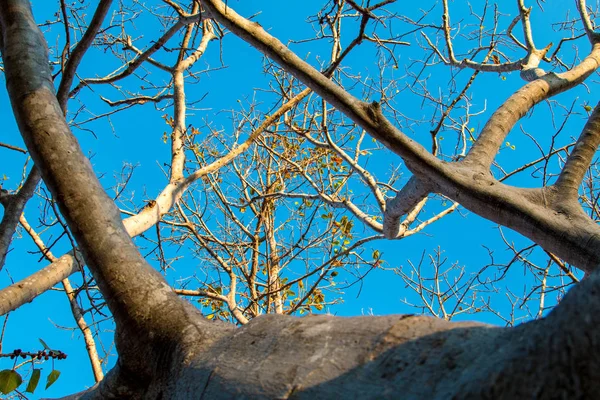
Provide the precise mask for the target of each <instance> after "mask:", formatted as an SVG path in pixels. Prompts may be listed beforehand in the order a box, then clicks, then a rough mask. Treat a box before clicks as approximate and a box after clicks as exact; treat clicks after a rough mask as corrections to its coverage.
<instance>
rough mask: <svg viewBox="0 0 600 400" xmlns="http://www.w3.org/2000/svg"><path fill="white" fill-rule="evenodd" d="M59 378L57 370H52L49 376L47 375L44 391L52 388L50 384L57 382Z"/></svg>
mask: <svg viewBox="0 0 600 400" xmlns="http://www.w3.org/2000/svg"><path fill="white" fill-rule="evenodd" d="M59 376H60V371H59V370H57V369H53V370H52V372H50V375H48V378H47V379H46V389H48V388H49V387H50V386H52V384H53V383H54V382H56V381H57V380H58V377H59Z"/></svg>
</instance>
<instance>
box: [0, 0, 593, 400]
mask: <svg viewBox="0 0 600 400" xmlns="http://www.w3.org/2000/svg"><path fill="white" fill-rule="evenodd" d="M0 27H1V30H2V40H3V43H2V49H1V50H2V56H3V60H4V63H5V72H6V77H7V84H8V90H9V95H10V98H11V102H12V104H13V109H14V113H15V116H16V118H17V122H18V124H19V128H20V131H21V133H22V135H23V137H24V139H25V142H26V144H27V146H28V149H29V151H30V152H31V154H32V156H33V158H34V160H35V162H36V165H38V167H39V168H40V171H41V172H42V176H43V178H44V180H45V182H46V185H47V186H48V187H49V188H50V190H51V191H52V193H53V195H54V198H55V199H56V201H57V202H58V204H59V206H60V209H61V212H62V213H63V215H64V216H65V218H66V220H67V222H68V224H69V227H70V229H71V230H72V231H73V234H74V235H75V237H76V240H77V241H78V244H79V245H80V246H81V248H82V250H83V255H84V258H85V261H86V262H87V264H88V265H89V267H90V270H91V271H92V272H93V274H94V276H95V278H96V280H97V282H98V285H99V287H100V290H101V291H102V293H103V295H104V297H105V299H106V301H107V303H108V305H109V307H110V310H111V312H112V313H113V315H114V317H115V323H116V325H117V333H116V343H117V349H118V351H119V361H118V363H117V366H116V367H115V368H114V369H113V370H112V371H111V372H110V373H109V374H108V375H107V377H106V378H105V380H104V381H102V382H101V383H100V384H99V385H98V386H97V387H96V388H93V389H91V390H89V391H88V392H86V393H83V394H80V395H75V396H73V397H72V398H87V399H105V398H131V399H142V398H143V399H159V398H162V399H167V398H181V399H190V398H211V399H219V398H238V399H240V398H270V399H272V398H310V399H318V398H378V399H381V398H403V399H421V398H428V399H436V398H437V399H447V398H455V399H467V398H472V399H502V398H505V399H518V398H538V399H544V398H594V397H595V396H596V395H597V394H598V393H600V365H599V364H600V361H599V360H600V334H599V332H598V330H597V329H596V328H597V326H598V324H599V323H600V298H599V296H598V293H600V272H596V273H594V274H592V275H591V276H590V277H589V278H588V279H586V280H584V281H583V282H582V283H581V284H580V285H578V286H576V287H575V288H574V289H573V290H571V292H570V293H569V294H568V295H567V296H566V297H565V299H564V300H563V301H562V302H561V303H560V304H559V305H558V306H557V307H556V309H555V310H554V311H553V312H552V313H551V314H550V315H549V316H548V317H547V318H545V319H543V320H540V321H535V322H531V323H528V324H523V325H521V326H519V327H517V328H511V329H503V328H494V327H490V326H486V325H482V324H474V323H449V322H445V321H441V320H438V319H435V318H431V317H419V316H410V315H408V316H407V315H405V316H389V317H358V318H336V317H331V316H316V317H307V318H295V317H288V316H263V317H259V318H256V319H254V320H253V321H251V322H250V323H248V324H247V325H245V326H244V327H241V328H238V329H234V327H233V326H230V325H227V324H222V323H218V322H217V323H215V322H208V321H205V320H204V319H203V318H202V316H201V315H200V314H199V313H198V312H197V311H196V310H195V309H194V308H193V307H192V306H191V305H189V304H188V303H187V302H185V301H184V300H181V299H179V298H178V297H177V296H176V295H175V294H173V292H172V291H171V290H170V289H169V288H168V286H167V285H166V283H165V282H164V280H163V279H162V277H161V276H160V275H159V274H158V273H157V272H156V271H154V270H153V269H152V268H150V267H149V266H148V265H147V263H146V262H145V261H144V260H143V258H142V257H141V256H140V255H139V252H138V251H137V250H136V248H135V246H134V245H133V243H132V242H131V239H130V237H129V235H128V233H127V231H126V229H125V227H124V226H123V223H122V222H121V219H120V216H119V213H118V210H117V209H116V207H115V205H114V204H113V202H112V201H111V200H110V198H109V197H108V196H107V195H106V194H105V193H104V191H103V190H102V188H101V186H100V184H99V182H98V180H97V179H96V177H95V176H94V173H93V171H92V169H91V166H90V164H89V162H88V160H87V159H86V157H85V156H84V155H83V154H82V152H81V149H80V148H79V146H78V144H77V142H76V140H75V138H74V137H73V135H72V134H71V133H70V131H69V128H68V126H67V125H66V122H65V120H64V117H63V114H62V111H61V109H60V105H59V103H58V102H57V101H56V96H55V94H54V89H53V87H52V81H51V79H50V74H49V71H48V60H47V55H46V53H45V44H44V40H43V36H42V34H41V33H40V31H39V30H38V28H37V26H36V24H35V22H34V20H33V18H32V16H31V10H30V8H29V4H28V2H26V1H24V0H5V1H3V2H0ZM461 172H463V173H465V171H461ZM465 175H466V177H465V178H464V179H470V178H472V176H471V175H469V174H466V173H465ZM482 182H484V183H485V180H483V181H482ZM482 190H483V189H482ZM496 190H498V191H501V188H500V189H496ZM482 193H483V194H480V195H485V194H486V193H488V192H485V191H484V192H482ZM476 194H477V193H475V194H474V195H473V197H477V196H475V195H476ZM496 196H497V197H502V195H501V194H499V193H498V194H496ZM530 197H532V198H533V199H534V200H535V198H534V197H535V196H530ZM473 201H474V200H473ZM532 201H533V200H532ZM526 205H527V204H525V205H523V207H525V206H526ZM503 206H504V205H503V204H501V203H498V204H495V205H494V206H493V207H497V208H501V207H503ZM498 211H501V210H498ZM534 211H535V210H534ZM507 212H508V211H507ZM536 212H537V211H536ZM533 214H535V212H534V213H533Z"/></svg>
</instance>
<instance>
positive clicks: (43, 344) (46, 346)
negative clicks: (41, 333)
mask: <svg viewBox="0 0 600 400" xmlns="http://www.w3.org/2000/svg"><path fill="white" fill-rule="evenodd" d="M38 340H39V341H40V343H41V344H42V346H44V349H46V350H50V346H48V345H47V344H46V342H44V341H43V340H42V339H41V338H38Z"/></svg>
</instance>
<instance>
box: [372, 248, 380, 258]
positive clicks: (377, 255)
mask: <svg viewBox="0 0 600 400" xmlns="http://www.w3.org/2000/svg"><path fill="white" fill-rule="evenodd" d="M373 260H379V250H375V251H373Z"/></svg>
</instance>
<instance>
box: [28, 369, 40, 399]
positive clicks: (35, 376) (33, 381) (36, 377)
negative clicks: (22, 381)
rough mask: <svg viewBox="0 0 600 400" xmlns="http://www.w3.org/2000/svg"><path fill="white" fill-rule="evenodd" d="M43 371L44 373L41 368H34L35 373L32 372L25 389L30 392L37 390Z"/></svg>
mask: <svg viewBox="0 0 600 400" xmlns="http://www.w3.org/2000/svg"><path fill="white" fill-rule="evenodd" d="M41 373H42V370H41V369H39V368H34V370H33V373H32V374H31V378H29V383H28V384H27V389H25V391H26V392H28V393H33V392H35V389H36V388H37V385H38V383H39V381H40V375H41Z"/></svg>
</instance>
